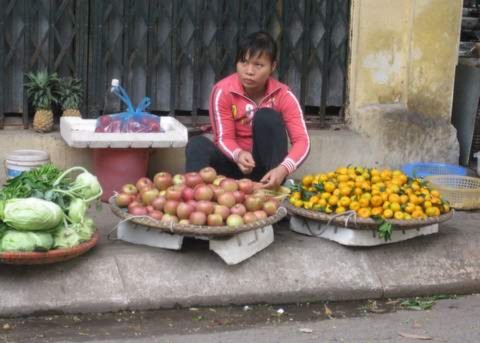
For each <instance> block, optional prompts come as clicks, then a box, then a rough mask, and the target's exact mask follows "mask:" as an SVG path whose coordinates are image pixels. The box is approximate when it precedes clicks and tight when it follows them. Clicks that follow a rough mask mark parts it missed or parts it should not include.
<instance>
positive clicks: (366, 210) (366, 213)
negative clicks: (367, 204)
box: [357, 208, 372, 218]
mask: <svg viewBox="0 0 480 343" xmlns="http://www.w3.org/2000/svg"><path fill="white" fill-rule="evenodd" d="M357 213H358V215H359V216H360V217H362V218H369V217H370V215H371V214H372V213H371V211H370V209H369V208H360V209H359V210H358V211H357Z"/></svg>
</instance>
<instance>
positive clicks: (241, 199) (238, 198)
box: [233, 191, 245, 204]
mask: <svg viewBox="0 0 480 343" xmlns="http://www.w3.org/2000/svg"><path fill="white" fill-rule="evenodd" d="M233 196H234V197H235V201H236V202H237V204H241V203H243V202H244V201H245V193H243V192H242V191H235V192H233Z"/></svg>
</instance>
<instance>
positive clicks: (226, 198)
mask: <svg viewBox="0 0 480 343" xmlns="http://www.w3.org/2000/svg"><path fill="white" fill-rule="evenodd" d="M217 202H218V203H219V204H220V205H224V206H227V207H228V208H231V207H233V205H235V204H236V200H235V196H234V195H233V193H232V192H225V193H223V194H220V195H219V196H218V199H217Z"/></svg>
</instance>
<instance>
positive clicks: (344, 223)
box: [284, 201, 453, 230]
mask: <svg viewBox="0 0 480 343" xmlns="http://www.w3.org/2000/svg"><path fill="white" fill-rule="evenodd" d="M284 206H285V207H286V208H287V211H288V212H289V213H290V214H293V215H297V216H300V217H304V218H308V219H312V220H315V221H319V222H322V223H325V224H331V225H336V226H341V227H345V228H349V229H355V230H372V229H377V228H378V223H377V222H376V221H375V220H373V219H371V218H360V217H358V216H352V215H332V214H327V213H322V212H316V211H311V210H306V209H304V208H298V207H295V206H293V205H292V204H290V203H288V202H286V201H285V203H284ZM452 216H453V211H450V212H448V213H445V214H442V215H440V216H438V217H428V218H425V219H412V220H397V219H387V220H385V221H386V222H387V223H390V224H392V228H393V229H394V230H409V229H417V228H419V227H422V226H427V225H432V224H439V223H442V222H445V221H447V220H449V219H450V218H452Z"/></svg>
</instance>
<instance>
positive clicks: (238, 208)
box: [230, 204, 247, 216]
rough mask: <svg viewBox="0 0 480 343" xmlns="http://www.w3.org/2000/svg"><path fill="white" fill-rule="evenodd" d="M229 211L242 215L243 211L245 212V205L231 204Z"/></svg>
mask: <svg viewBox="0 0 480 343" xmlns="http://www.w3.org/2000/svg"><path fill="white" fill-rule="evenodd" d="M230 213H232V214H238V215H239V216H243V215H244V214H245V213H247V209H246V208H245V205H243V204H235V206H233V207H232V208H231V209H230Z"/></svg>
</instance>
